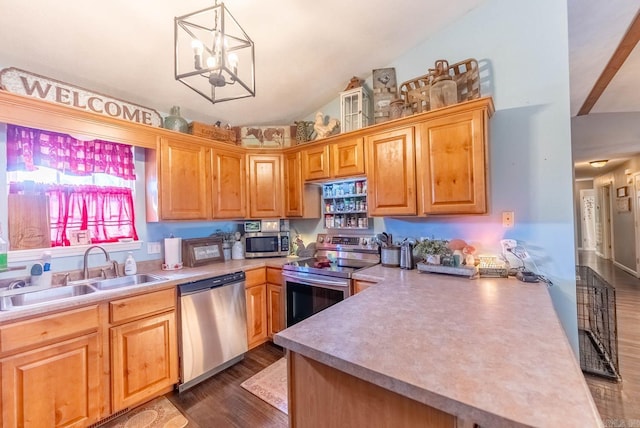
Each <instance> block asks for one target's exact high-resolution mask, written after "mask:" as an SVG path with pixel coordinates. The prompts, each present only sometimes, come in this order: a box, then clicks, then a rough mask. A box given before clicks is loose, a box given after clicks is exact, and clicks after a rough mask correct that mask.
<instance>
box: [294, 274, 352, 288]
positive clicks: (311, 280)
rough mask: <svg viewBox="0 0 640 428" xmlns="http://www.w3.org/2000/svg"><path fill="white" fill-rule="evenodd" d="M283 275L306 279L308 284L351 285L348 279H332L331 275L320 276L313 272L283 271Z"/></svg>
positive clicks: (301, 279)
mask: <svg viewBox="0 0 640 428" xmlns="http://www.w3.org/2000/svg"><path fill="white" fill-rule="evenodd" d="M282 275H283V276H285V277H287V278H291V279H294V280H298V281H304V282H306V283H308V284H314V285H320V286H323V285H325V286H326V285H332V286H336V287H348V286H349V281H348V280H334V279H330V277H328V276H323V277H321V278H319V277H318V275H313V274H308V273H301V272H297V273H289V272H283V273H282Z"/></svg>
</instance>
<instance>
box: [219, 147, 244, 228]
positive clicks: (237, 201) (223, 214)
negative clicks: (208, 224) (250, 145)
mask: <svg viewBox="0 0 640 428" xmlns="http://www.w3.org/2000/svg"><path fill="white" fill-rule="evenodd" d="M211 156H212V158H213V160H212V165H213V192H212V193H213V218H244V217H245V216H246V214H247V200H246V191H245V187H246V175H245V170H246V166H245V165H246V164H245V162H246V161H245V155H244V154H243V153H235V152H228V151H224V150H218V149H212V150H211Z"/></svg>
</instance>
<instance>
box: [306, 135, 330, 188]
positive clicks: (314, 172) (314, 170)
mask: <svg viewBox="0 0 640 428" xmlns="http://www.w3.org/2000/svg"><path fill="white" fill-rule="evenodd" d="M302 162H303V174H304V179H305V181H306V180H322V179H325V178H329V177H331V169H330V166H329V145H328V144H324V145H322V146H316V147H311V148H308V149H306V150H303V151H302Z"/></svg>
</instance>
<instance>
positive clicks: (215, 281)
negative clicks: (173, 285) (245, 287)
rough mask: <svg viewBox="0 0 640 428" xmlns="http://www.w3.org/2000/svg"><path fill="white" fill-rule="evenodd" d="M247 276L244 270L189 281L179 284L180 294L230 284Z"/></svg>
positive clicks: (183, 294) (184, 294)
mask: <svg viewBox="0 0 640 428" xmlns="http://www.w3.org/2000/svg"><path fill="white" fill-rule="evenodd" d="M245 278H246V275H245V274H244V272H234V273H229V274H225V275H219V276H214V277H212V278H207V279H201V280H199V281H193V282H188V283H186V284H180V285H178V291H179V294H180V296H186V295H189V294H193V293H199V292H202V291H207V290H210V289H212V288H217V287H223V286H225V285H229V284H235V283H238V282H243V281H244V280H245Z"/></svg>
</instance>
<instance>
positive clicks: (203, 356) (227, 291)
mask: <svg viewBox="0 0 640 428" xmlns="http://www.w3.org/2000/svg"><path fill="white" fill-rule="evenodd" d="M244 282H245V274H244V272H235V273H230V274H227V275H221V276H216V277H214V278H209V279H205V280H202V281H195V282H191V283H187V284H181V285H179V286H178V287H179V296H180V383H179V385H178V391H179V392H182V391H184V390H186V389H188V388H190V387H192V386H194V385H195V384H197V383H199V382H202V381H203V380H205V379H207V378H208V377H210V376H213V375H214V374H216V373H218V372H220V371H222V370H224V369H226V368H227V367H229V366H231V365H233V364H235V363H237V362H238V361H240V360H242V359H243V358H244V354H245V352H247V350H248V345H247V302H246V297H245V290H244Z"/></svg>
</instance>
